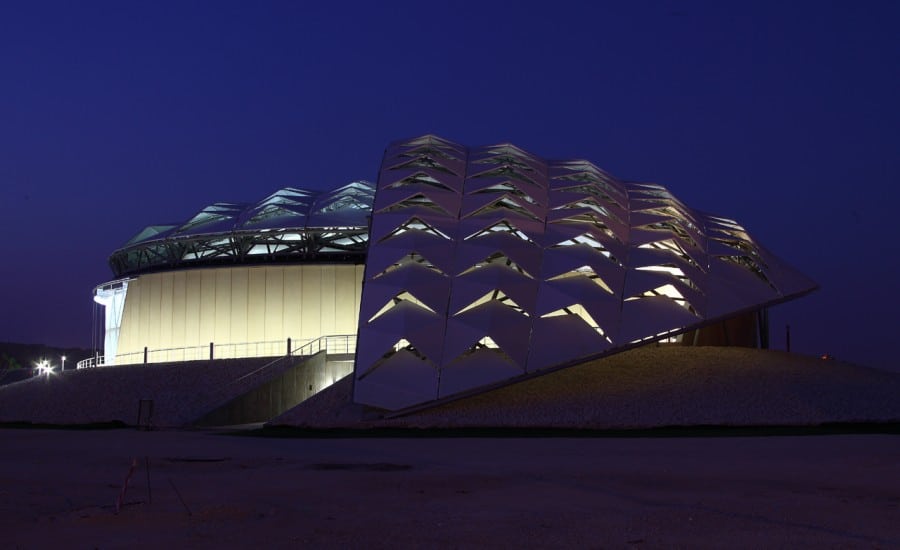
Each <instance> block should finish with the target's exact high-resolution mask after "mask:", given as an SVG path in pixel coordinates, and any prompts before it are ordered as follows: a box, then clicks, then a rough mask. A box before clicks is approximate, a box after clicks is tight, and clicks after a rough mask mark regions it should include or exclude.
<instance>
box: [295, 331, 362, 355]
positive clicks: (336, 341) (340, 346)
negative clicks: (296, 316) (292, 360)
mask: <svg viewBox="0 0 900 550" xmlns="http://www.w3.org/2000/svg"><path fill="white" fill-rule="evenodd" d="M320 351H326V352H328V353H335V354H337V353H356V335H355V334H337V335H332V336H321V337H319V338H316V339H315V340H312V341H310V342H307V343H305V344H303V345H302V346H300V347H297V348H295V349H293V350H291V355H294V356H298V357H304V356H310V355H315V354H317V353H319V352H320Z"/></svg>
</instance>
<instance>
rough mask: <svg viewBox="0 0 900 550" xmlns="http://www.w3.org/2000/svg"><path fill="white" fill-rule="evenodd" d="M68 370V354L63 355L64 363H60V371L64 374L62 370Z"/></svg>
mask: <svg viewBox="0 0 900 550" xmlns="http://www.w3.org/2000/svg"><path fill="white" fill-rule="evenodd" d="M64 370H66V356H65V355H63V356H62V363H60V365H59V373H60V374H62V371H64Z"/></svg>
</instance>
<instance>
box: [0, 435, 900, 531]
mask: <svg viewBox="0 0 900 550" xmlns="http://www.w3.org/2000/svg"><path fill="white" fill-rule="evenodd" d="M0 445H2V449H3V452H2V454H0V464H2V468H0V547H3V548H49V547H53V546H55V547H65V548H166V547H168V548H225V547H228V548H240V547H245V548H246V547H259V548H298V547H309V546H312V547H332V548H339V547H340V548H346V547H369V548H398V547H400V548H407V547H466V548H479V547H521V546H528V547H587V548H590V547H612V548H624V547H643V548H657V547H691V548H704V547H705V548H724V547H730V548H733V547H740V548H760V547H784V548H787V547H790V548H795V547H839V548H848V547H849V548H900V436H896V435H829V436H791V437H787V436H782V437H707V438H681V437H679V438H676V437H669V438H663V437H657V438H651V437H643V438H637V437H635V438H608V437H596V438H592V437H585V438H555V437H550V438H547V437H534V438H343V439H341V438H325V439H312V438H302V439H274V438H260V437H237V436H230V435H221V434H219V433H215V432H201V431H155V432H142V431H136V430H131V429H120V430H105V431H74V430H37V429H32V430H24V429H23V430H17V429H0ZM134 459H136V460H137V467H136V468H135V469H134V471H133V473H132V476H131V479H130V484H129V487H128V489H127V492H126V495H125V499H124V504H123V506H122V508H121V510H120V512H119V513H118V514H117V513H116V511H115V504H116V500H117V498H118V496H119V495H120V492H121V489H122V485H123V481H124V479H125V477H126V476H127V475H128V472H129V469H130V467H131V465H132V463H133V460H134ZM148 463H149V466H150V468H149V490H148V470H147V468H146V465H147V464H148Z"/></svg>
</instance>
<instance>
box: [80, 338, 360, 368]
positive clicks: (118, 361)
mask: <svg viewBox="0 0 900 550" xmlns="http://www.w3.org/2000/svg"><path fill="white" fill-rule="evenodd" d="M301 341H302V342H303V343H302V344H301V345H299V346H297V347H293V346H294V344H296V341H293V340H291V339H290V338H288V339H287V340H269V341H265V342H240V343H229V344H216V343H214V342H210V343H209V345H208V346H189V347H183V348H162V349H147V348H144V350H143V351H136V352H131V353H123V354H120V355H117V356H116V357H115V358H114V359H113V360H112V361H111V362H108V363H107V362H106V360H105V357H104V356H103V355H98V356H95V357H90V358H88V359H84V360H82V361H79V362H78V364H77V365H76V368H78V369H86V368H93V367H102V366H112V365H140V364H145V363H177V362H183V361H203V360H211V359H244V358H248V357H278V356H285V355H293V356H300V357H302V356H309V355H315V354H316V353H319V352H320V351H323V350H325V351H327V352H328V353H356V335H355V334H339V335H334V336H321V337H319V338H315V339H309V338H307V339H304V340H301ZM288 350H290V353H288Z"/></svg>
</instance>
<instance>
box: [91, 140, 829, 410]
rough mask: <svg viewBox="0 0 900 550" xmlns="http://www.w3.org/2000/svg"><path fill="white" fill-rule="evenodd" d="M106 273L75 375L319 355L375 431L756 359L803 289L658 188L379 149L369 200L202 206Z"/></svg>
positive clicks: (460, 154)
mask: <svg viewBox="0 0 900 550" xmlns="http://www.w3.org/2000/svg"><path fill="white" fill-rule="evenodd" d="M109 263H110V267H111V268H112V271H113V273H114V279H113V280H111V281H109V282H107V283H104V284H102V285H99V286H98V287H97V288H96V289H95V292H94V300H95V302H96V303H97V304H99V306H101V307H102V308H103V313H102V315H101V317H102V319H103V322H104V324H103V328H102V330H101V332H102V334H103V353H102V354H101V353H98V354H97V355H96V356H95V357H93V358H91V359H89V360H87V361H85V362H83V363H82V364H80V365H79V367H80V368H88V367H96V366H111V365H130V364H150V363H172V362H184V361H187V362H189V361H200V360H218V359H234V358H250V357H280V356H288V357H291V356H293V357H306V356H309V355H312V354H313V352H315V351H319V350H325V351H329V348H331V347H336V346H338V345H339V346H340V347H341V353H343V354H344V355H346V356H348V357H349V358H350V359H351V360H352V361H353V367H352V372H353V375H352V385H353V390H352V391H353V397H352V399H353V401H354V402H355V403H357V404H359V405H364V406H369V407H374V408H377V409H382V410H389V411H398V410H405V409H410V408H415V407H421V406H423V405H427V404H430V403H440V402H443V401H446V400H448V399H453V398H458V397H460V396H465V395H471V394H473V393H478V392H483V391H485V390H488V389H491V388H497V387H500V386H504V385H507V384H510V383H514V382H519V381H522V380H525V379H530V378H534V377H536V376H538V375H541V374H545V373H548V372H552V371H556V370H560V369H563V368H566V367H570V366H574V365H578V364H582V363H584V362H586V361H591V360H595V359H598V358H602V357H606V356H609V355H613V354H617V353H620V352H623V351H626V350H630V349H632V348H635V347H639V346H644V345H646V344H648V343H664V344H671V345H681V346H706V345H725V346H744V347H756V348H766V347H768V332H769V327H768V321H767V313H766V312H767V308H768V307H770V306H772V305H774V304H778V303H780V302H783V301H785V300H789V299H792V298H796V297H799V296H802V295H804V294H806V293H808V292H810V291H812V290H814V289H815V288H816V285H815V283H813V282H812V281H811V280H810V279H808V278H807V277H805V276H804V275H802V274H801V273H799V272H797V271H796V270H794V269H793V268H791V267H790V266H788V265H787V264H786V263H785V262H783V261H782V260H780V259H779V258H777V257H776V256H774V255H773V254H771V253H770V252H768V251H767V250H766V249H765V248H763V247H762V246H761V245H760V244H759V243H757V242H756V241H755V240H754V239H753V238H752V237H751V236H750V235H749V234H748V233H747V231H746V230H745V229H744V227H742V226H741V225H740V224H739V223H738V222H737V221H736V220H732V219H730V218H727V217H722V216H716V215H711V214H706V213H703V212H699V211H696V210H694V209H691V208H690V207H689V206H687V205H685V204H683V203H682V202H681V201H679V200H678V199H677V198H676V197H675V196H674V195H673V194H672V193H670V192H669V191H668V190H667V189H665V188H664V187H662V186H660V185H657V184H649V183H631V182H623V181H621V180H619V179H617V178H615V177H613V176H611V175H609V174H607V173H606V172H604V171H603V170H601V169H600V168H598V167H597V166H595V165H594V164H593V163H591V162H589V161H585V160H564V161H552V160H546V159H543V158H541V157H539V156H536V155H534V154H532V153H530V152H527V151H525V150H523V149H521V148H518V147H516V146H515V145H512V144H499V145H493V146H485V147H473V148H470V147H465V146H462V145H460V144H457V143H454V142H451V141H448V140H445V139H443V138H440V137H437V136H433V135H426V136H422V137H419V138H414V139H409V140H402V141H398V142H394V143H392V144H391V145H390V146H389V147H388V148H387V149H386V151H385V154H384V158H383V161H382V165H381V169H380V172H379V175H378V180H377V183H376V184H370V183H367V182H365V181H356V182H353V183H350V184H347V185H344V186H342V187H339V188H337V189H334V190H332V191H310V190H303V189H297V188H284V189H281V190H278V191H276V192H274V193H272V194H271V195H269V196H267V197H265V198H263V199H262V200H260V201H259V202H257V203H254V204H232V203H214V204H212V205H210V206H207V207H205V208H203V209H202V210H200V211H199V212H198V213H197V214H196V215H194V216H193V217H191V218H190V219H189V220H187V221H184V222H180V223H174V224H167V225H151V226H148V227H146V228H145V229H143V230H141V231H140V232H138V233H137V235H135V236H134V237H132V238H131V239H130V240H128V241H127V242H126V243H125V244H124V245H123V246H122V247H121V248H120V249H118V250H116V251H114V252H113V253H112V255H111V256H110V260H109ZM98 328H99V327H98ZM338 343H339V344H338ZM348 372H349V371H348ZM333 381H336V379H335V380H332V382H333ZM310 389H312V386H310ZM319 389H321V388H319Z"/></svg>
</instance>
